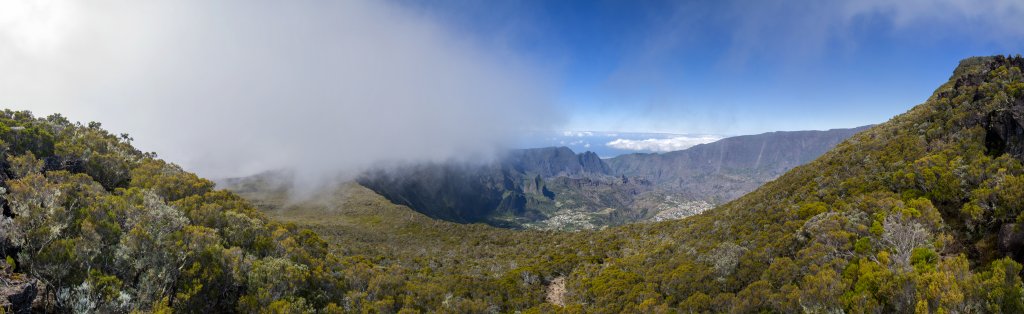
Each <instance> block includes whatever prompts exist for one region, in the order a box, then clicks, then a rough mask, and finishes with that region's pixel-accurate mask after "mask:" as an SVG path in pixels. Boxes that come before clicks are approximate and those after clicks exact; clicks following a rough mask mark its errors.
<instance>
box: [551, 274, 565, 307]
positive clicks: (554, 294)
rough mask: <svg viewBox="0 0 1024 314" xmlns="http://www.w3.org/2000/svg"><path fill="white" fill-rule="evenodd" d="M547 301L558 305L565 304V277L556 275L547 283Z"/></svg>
mask: <svg viewBox="0 0 1024 314" xmlns="http://www.w3.org/2000/svg"><path fill="white" fill-rule="evenodd" d="M547 301H548V302H549V303H551V304H554V305H558V306H565V277H558V278H555V280H552V281H551V284H549V285H548V297H547Z"/></svg>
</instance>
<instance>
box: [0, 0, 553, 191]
mask: <svg viewBox="0 0 1024 314" xmlns="http://www.w3.org/2000/svg"><path fill="white" fill-rule="evenodd" d="M465 38H466V36H463V35H462V34H459V33H458V32H456V31H453V30H451V29H450V28H448V27H446V26H445V25H444V24H442V23H439V22H437V21H435V20H433V19H432V18H431V17H430V16H427V15H425V14H423V13H422V12H415V11H410V10H408V9H406V8H404V7H401V6H400V5H399V4H396V3H394V2H383V1H362V0H346V1H329V2H324V1H200V0H195V1H128V0H99V1H74V0H66V1H4V2H2V3H0V69H3V71H0V107H4V108H11V109H17V110H25V109H27V110H31V111H33V112H35V113H36V114H38V115H48V114H51V113H62V114H64V115H65V116H67V117H68V118H70V119H72V120H81V121H99V122H102V123H103V125H104V127H106V128H107V129H109V130H111V131H112V132H115V133H121V132H127V133H130V134H131V135H132V136H133V137H134V138H135V139H136V142H135V144H136V145H137V146H138V147H140V148H141V149H143V150H146V151H155V152H158V153H159V154H160V156H161V157H163V158H165V159H168V160H170V161H173V162H176V163H179V164H181V165H183V166H184V167H185V168H186V169H189V170H192V171H196V172H198V173H199V174H200V175H203V176H207V177H213V178H223V177H233V176H244V175H249V174H254V173H258V172H261V171H265V170H272V169H283V168H290V169H293V170H295V171H296V174H297V175H298V177H299V178H305V179H306V180H307V181H308V183H314V182H315V181H316V180H319V179H323V178H325V177H334V176H336V175H338V174H339V173H350V174H351V173H352V172H355V171H358V170H360V169H363V168H365V167H369V166H372V165H374V164H375V163H377V162H380V161H431V160H447V159H452V158H455V159H467V160H473V159H481V158H486V157H487V156H490V155H492V154H493V153H494V152H495V151H496V150H499V149H501V148H504V147H503V146H504V144H505V143H506V142H508V141H510V140H512V138H513V137H514V136H515V134H517V133H519V132H520V131H521V130H524V129H525V130H529V129H545V128H547V129H550V128H553V127H556V125H557V124H558V123H560V120H561V118H560V117H561V113H560V112H557V111H556V110H554V109H553V108H554V106H553V105H552V99H553V97H552V91H550V90H548V88H547V87H546V86H551V85H553V84H547V82H546V81H545V80H544V77H548V75H547V73H543V71H541V70H540V69H542V68H543V67H541V66H538V65H535V64H532V63H531V61H530V60H526V59H524V58H520V57H519V56H517V55H516V53H515V52H514V51H508V50H505V49H502V48H500V47H490V46H488V45H485V44H483V43H478V42H472V41H468V40H465Z"/></svg>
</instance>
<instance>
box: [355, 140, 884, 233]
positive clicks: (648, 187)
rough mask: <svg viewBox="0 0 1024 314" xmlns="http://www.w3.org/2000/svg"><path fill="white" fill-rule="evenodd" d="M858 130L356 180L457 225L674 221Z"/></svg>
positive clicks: (514, 155)
mask: <svg viewBox="0 0 1024 314" xmlns="http://www.w3.org/2000/svg"><path fill="white" fill-rule="evenodd" d="M866 128H867V127H860V128H853V129H834V130H828V131H798V132H771V133H764V134H758V135H749V136H737V137H730V138H726V139H722V140H719V141H716V142H713V143H708V144H701V145H697V146H693V147H691V148H689V149H685V150H680V151H675V152H669V153H661V154H657V153H651V154H628V155H622V156H618V157H615V158H610V159H601V158H599V157H598V155H597V154H596V153H593V152H590V151H587V152H583V153H580V154H577V153H575V152H574V151H572V150H571V149H569V148H568V147H547V148H537V149H522V150H513V151H509V152H508V153H507V154H505V155H504V156H502V157H501V158H499V159H498V160H497V161H495V162H492V163H487V164H483V165H470V164H466V163H461V162H446V163H422V164H413V165H405V166H399V167H394V168H387V169H384V168H381V169H375V170H373V171H369V172H366V173H365V174H363V175H362V176H360V177H359V178H358V179H357V181H358V182H359V183H360V184H362V185H364V186H366V187H368V188H370V189H372V190H374V191H375V192H377V193H379V194H381V195H383V196H384V197H386V198H388V199H389V200H391V201H392V202H394V203H396V204H401V205H407V206H409V207H411V208H413V209H415V210H416V211H419V212H421V213H424V214H426V215H428V216H431V217H434V218H439V219H444V220H449V221H455V222H462V223H474V222H483V223H488V224H491V225H495V226H502V227H512V228H523V227H527V228H541V229H571V230H573V229H591V228H600V227H603V226H610V225H619V224H623V223H628V222H634V221H643V220H663V219H674V218H681V217H685V216H689V215H692V214H696V213H699V212H701V211H703V210H706V209H709V208H711V207H712V206H713V205H714V204H720V203H723V202H727V201H730V200H732V199H735V198H737V197H739V196H741V195H743V194H745V193H747V192H750V191H752V190H754V189H756V188H757V187H758V186H760V185H761V184H764V183H765V182H767V181H770V180H772V179H774V178H776V177H778V176H779V175H781V174H782V173H784V172H786V171H787V170H789V169H791V168H793V167H795V166H798V165H800V164H803V163H806V162H808V161H810V160H813V159H815V158H817V157H818V156H820V155H821V154H823V153H824V152H826V151H828V150H829V149H831V148H832V147H834V146H835V145H836V144H838V143H840V142H842V141H843V140H845V139H846V138H849V137H850V136H852V135H853V134H856V133H858V132H860V131H862V130H864V129H866Z"/></svg>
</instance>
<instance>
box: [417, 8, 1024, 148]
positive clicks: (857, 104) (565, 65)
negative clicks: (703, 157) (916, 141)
mask: <svg viewBox="0 0 1024 314" xmlns="http://www.w3.org/2000/svg"><path fill="white" fill-rule="evenodd" d="M402 3H403V4H404V5H407V6H410V7H414V8H415V9H416V10H419V11H420V12H423V14H427V15H432V16H435V17H437V18H438V19H441V20H444V21H446V23H449V24H450V25H453V26H452V27H454V28H456V29H459V30H461V31H463V32H465V33H466V34H467V36H472V37H476V38H478V40H481V41H485V42H488V43H489V44H491V45H496V46H503V47H511V48H510V49H511V50H514V51H517V52H518V53H519V54H521V55H523V56H527V57H529V58H532V59H534V60H536V62H537V63H538V64H542V65H543V66H544V67H547V68H551V69H556V70H554V72H555V73H556V74H557V75H558V79H557V83H558V86H557V87H556V90H557V91H558V95H557V96H558V97H559V98H558V101H557V102H558V103H559V104H560V105H561V106H563V107H564V108H566V109H565V110H566V111H567V112H570V115H569V121H568V122H567V127H566V128H567V129H573V130H602V131H605V130H607V131H636V132H668V133H708V134H727V135H736V134H750V133H760V132H767V131H775V130H806V129H819V130H820V129H829V128H839V127H856V126H861V125H866V124H874V123H880V122H884V121H886V120H887V119H888V118H890V117H892V116H894V115H896V114H899V113H902V112H904V111H906V110H907V109H909V108H910V107H912V106H914V105H916V104H918V103H920V102H923V101H924V100H925V99H927V97H928V96H929V95H931V93H932V91H933V90H934V89H935V88H936V87H938V85H939V84H941V83H943V82H945V81H946V80H947V79H948V78H949V75H950V74H951V71H952V69H953V68H954V67H955V66H956V64H957V62H958V61H959V60H961V59H963V58H966V57H969V56H976V55H992V54H1017V53H1021V52H1022V51H1024V49H1022V48H1024V40H1022V39H1024V18H1022V16H1024V1H984V0H983V1H968V0H935V1H931V0H929V1H918V0H905V1H874V0H858V1H771V0H767V1H485V2H479V1H404V2H402Z"/></svg>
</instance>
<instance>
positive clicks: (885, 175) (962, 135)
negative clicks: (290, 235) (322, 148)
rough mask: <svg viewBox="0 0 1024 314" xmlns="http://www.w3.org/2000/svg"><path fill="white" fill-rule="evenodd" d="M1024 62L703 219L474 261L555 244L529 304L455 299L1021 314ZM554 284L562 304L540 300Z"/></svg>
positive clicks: (528, 286) (535, 270)
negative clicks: (561, 290)
mask: <svg viewBox="0 0 1024 314" xmlns="http://www.w3.org/2000/svg"><path fill="white" fill-rule="evenodd" d="M1022 66H1024V59H1022V58H1019V57H1014V58H1006V57H987V58H971V59H967V60H964V61H963V62H962V63H961V64H960V66H959V67H957V69H956V71H955V72H954V74H953V76H952V77H951V78H950V81H949V82H948V83H946V84H944V85H942V86H941V87H939V88H938V89H937V90H936V92H935V93H934V95H933V96H932V97H930V98H929V99H928V101H926V102H925V103H923V104H920V105H918V106H916V107H914V108H913V109H912V110H910V111H909V112H907V113H905V114H902V115H899V116H897V117H895V118H893V119H892V120H890V121H888V122H886V123H883V124H880V125H877V126H874V127H872V128H870V129H868V130H866V131H864V132H862V133H860V134H857V135H855V136H853V137H852V138H850V139H849V140H847V141H845V142H843V143H841V144H839V145H838V146H837V147H836V148H835V149H833V150H832V151H830V152H828V153H826V154H824V155H823V156H821V157H820V158H818V159H816V160H814V161H812V162H811V163H809V164H807V165H803V166H799V167H796V168H794V169H793V170H791V171H789V172H787V173H786V174H784V175H782V176H781V177H779V178H778V179H776V180H774V181H771V182H769V183H767V184H765V185H764V186H762V187H761V188H758V189H757V190H756V191H754V192H752V193H750V194H747V195H745V196H743V197H740V198H739V199H737V200H735V201H732V202H729V203H727V204H724V205H722V206H719V207H717V208H715V209H712V210H709V211H706V212H705V213H703V214H700V215H696V216H692V217H689V218H685V219H681V220H675V221H667V222H661V223H644V224H629V225H625V226H621V227H615V228H609V229H605V230H601V231H596V232H585V233H548V234H543V235H538V234H536V233H535V231H516V232H515V233H514V234H517V235H518V236H516V237H515V238H514V239H515V240H514V241H513V242H512V243H515V244H510V246H507V247H502V246H492V247H490V250H491V251H490V252H492V254H493V255H488V256H477V257H475V258H473V259H471V260H473V261H474V263H479V262H480V261H486V260H488V259H489V258H495V259H498V260H501V259H504V258H505V257H499V256H502V254H504V252H507V251H505V250H510V251H511V252H519V251H518V250H519V249H521V248H522V246H520V245H524V246H530V245H537V244H533V243H528V242H519V241H530V242H532V241H535V238H537V237H544V238H545V240H544V241H542V243H543V244H540V245H538V246H536V247H532V248H533V249H534V250H533V252H534V253H532V254H528V255H527V256H518V257H517V258H516V259H515V261H516V263H515V264H516V265H518V267H519V268H516V269H514V270H513V272H519V273H520V275H521V276H519V277H518V278H516V279H514V280H513V282H517V283H518V285H517V287H522V288H520V289H525V290H520V293H524V294H525V295H531V296H533V297H527V298H526V300H525V301H524V300H523V299H517V300H520V301H521V302H525V303H515V302H513V303H508V302H506V301H504V299H501V298H500V297H495V296H486V297H485V296H474V295H473V294H471V293H467V294H456V295H462V296H465V297H470V298H474V297H479V298H482V299H483V300H486V301H485V302H486V303H487V304H491V305H494V306H495V308H496V309H500V310H499V311H512V310H517V309H525V308H532V309H533V310H539V311H541V312H546V311H552V310H557V309H563V310H568V311H570V312H572V311H584V312H595V313H617V312H643V313H652V312H654V313H657V312H666V313H670V312H736V313H747V312H783V313H797V312H822V313H823V312H866V313H867V312H870V313H892V312H946V313H950V312H1006V313H1013V312H1020V311H1021V310H1022V309H1024V306H1022V296H1024V287H1022V283H1021V279H1020V276H1019V274H1020V272H1021V270H1022V267H1021V265H1020V264H1019V261H1018V260H1014V259H1013V258H1014V257H1016V258H1019V257H1020V255H1019V253H1018V252H1021V251H1022V248H1024V246H1022V244H1024V241H1020V240H1019V239H1021V238H1024V232H1022V231H1018V229H1017V221H1018V220H1019V219H1020V218H1018V216H1020V214H1021V212H1022V211H1024V204H1022V203H1021V200H1022V199H1024V195H1022V193H1024V167H1022V160H1024V154H1021V147H1022V146H1024V142H1022V140H1024V136H1022V134H1024V131H1022V130H1024V128H1021V122H1022V121H1024V119H1022V118H1024V92H1022V91H1024V77H1022V75H1021V72H1020V68H1021V67H1022ZM352 210H358V207H357V208H356V209H352ZM473 226H475V225H447V226H446V227H445V228H449V229H448V230H452V232H453V233H455V234H459V235H460V236H462V238H463V239H467V238H468V239H476V238H477V237H480V238H481V239H494V238H492V237H491V236H487V235H486V234H493V233H499V232H503V231H497V230H495V229H489V228H480V229H477V230H476V231H475V232H467V231H466V230H467V229H466V228H479V227H473ZM492 232H493V233H492ZM463 242H465V241H457V242H456V243H463ZM469 242H471V243H477V242H476V241H475V240H469ZM505 243H508V242H505ZM449 245H452V244H449ZM454 245H465V244H464V243H463V244H454ZM552 247H555V248H558V247H562V248H564V251H562V250H555V251H551V248H552ZM424 249H427V248H415V249H413V248H406V249H402V250H412V251H417V250H424ZM427 250H429V249H427ZM461 254H465V253H451V254H448V255H447V256H449V257H452V256H455V258H457V257H458V256H460V255H461ZM384 256H385V257H384V259H383V260H389V257H386V256H389V254H384ZM436 258H438V257H437V256H429V257H426V256H425V257H424V259H420V261H421V262H422V263H428V264H430V263H433V262H430V261H432V260H435V259H436ZM397 259H401V258H397ZM467 260H469V259H467ZM439 267H441V266H439V265H432V266H431V267H430V269H440V268H439ZM469 269H478V268H476V267H470V268H468V269H463V268H456V269H447V270H446V271H445V272H444V273H449V272H455V274H456V275H455V276H457V277H461V278H466V279H465V280H466V283H465V286H466V287H469V288H467V289H470V290H473V289H478V288H482V287H487V286H488V285H487V284H485V283H486V282H487V280H483V281H480V280H478V279H470V278H481V277H479V276H480V273H477V272H476V271H471V270H469ZM499 269H500V268H499ZM449 274H450V273H449ZM506 274H507V273H506ZM463 276H464V277H463ZM483 276H484V277H483V278H495V277H501V276H500V275H483ZM534 276H536V277H534ZM533 278H536V279H533ZM538 281H539V282H540V284H538V283H537V282H538ZM556 281H557V282H559V283H562V284H564V286H565V290H566V291H565V293H564V295H562V298H559V299H560V300H561V301H563V302H564V307H560V306H556V305H552V304H550V303H545V302H544V299H543V298H542V297H541V295H543V293H544V292H545V291H546V290H545V289H546V285H547V284H549V283H552V282H556ZM519 285H522V286H519ZM460 286H462V285H460ZM473 287H476V288H473ZM482 289H496V288H482ZM467 291H469V290H467Z"/></svg>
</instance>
